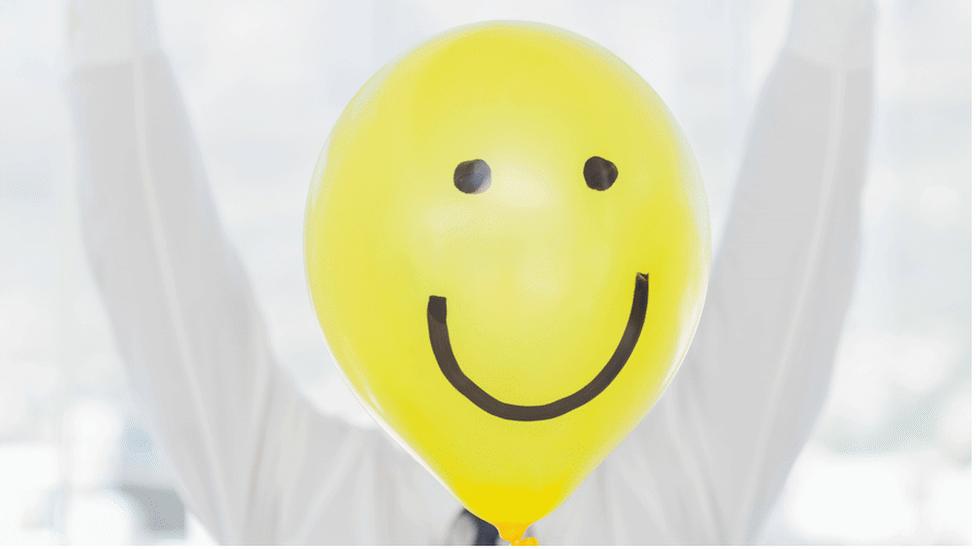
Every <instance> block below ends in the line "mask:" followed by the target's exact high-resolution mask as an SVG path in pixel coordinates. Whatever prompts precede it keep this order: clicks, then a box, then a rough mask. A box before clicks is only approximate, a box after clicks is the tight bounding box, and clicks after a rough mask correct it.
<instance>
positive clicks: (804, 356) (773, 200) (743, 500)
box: [672, 0, 874, 543]
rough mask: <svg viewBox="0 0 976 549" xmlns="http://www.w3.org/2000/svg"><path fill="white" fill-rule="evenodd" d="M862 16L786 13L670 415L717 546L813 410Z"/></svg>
mask: <svg viewBox="0 0 976 549" xmlns="http://www.w3.org/2000/svg"><path fill="white" fill-rule="evenodd" d="M873 37H874V11H873V6H872V5H871V3H870V2H866V1H853V2H851V1H843V2H837V1H828V2H813V1H807V0H801V1H799V2H797V3H796V4H795V8H794V12H793V18H792V23H791V28H790V31H789V35H788V38H787V43H786V46H785V48H784V50H783V52H782V54H781V55H780V57H779V59H778V60H777V61H776V64H775V66H774V67H773V70H772V72H771V73H770V75H769V77H768V79H767V81H766V83H765V86H764V89H763V90H762V93H761V95H760V97H759V101H758V103H757V106H756V109H755V112H754V114H753V120H752V129H751V134H750V138H749V141H748V145H747V147H746V151H745V156H744V159H743V162H742V166H741V171H740V174H739V180H738V184H737V187H736V191H735V196H734V199H733V202H732V206H731V211H730V212H729V216H728V224H727V226H726V229H725V235H724V240H723V242H722V245H721V248H720V249H719V251H718V254H717V257H716V261H715V270H714V272H713V275H712V278H711V283H710V287H709V295H708V300H707V304H706V308H705V312H704V315H703V317H702V321H701V325H700V327H699V329H698V334H697V336H696V340H695V342H694V344H693V346H692V349H691V351H690V353H689V355H688V358H687V360H686V364H685V370H684V371H683V372H682V373H681V374H679V375H680V376H681V377H682V379H680V382H676V384H675V387H674V389H675V392H676V394H675V395H673V396H674V399H673V400H674V401H675V402H673V403H672V404H673V405H675V406H676V407H677V408H678V409H679V410H680V411H679V412H678V417H679V418H680V419H679V421H680V422H681V423H682V424H683V425H684V426H685V428H687V429H688V431H687V433H686V435H687V436H695V435H697V436H699V437H700V440H701V446H700V447H698V448H697V454H698V455H697V457H696V459H701V464H702V467H701V471H702V472H703V473H704V475H705V479H704V480H705V487H704V488H705V490H706V491H707V492H708V493H709V494H710V495H711V497H712V498H713V502H714V509H713V512H714V513H715V519H716V529H717V530H718V533H719V536H720V538H721V539H722V540H723V541H726V542H732V543H748V542H750V541H751V539H752V537H753V536H754V535H755V533H756V532H757V530H758V529H759V528H760V527H761V526H762V522H763V520H764V518H765V516H766V514H767V512H768V510H769V508H770V506H771V505H772V503H773V502H774V501H775V498H776V497H777V495H778V494H779V491H780V489H781V488H782V485H783V483H784V481H785V479H786V476H787V474H788V473H789V470H790V468H791V467H792V465H793V462H794V460H795V459H796V456H797V455H798V454H799V452H800V449H801V448H802V447H803V445H804V443H805V442H806V440H807V438H808V436H809V434H810V431H811V428H812V426H813V424H814V421H815V420H816V418H817V416H818V414H819V411H820V409H821V407H822V405H823V401H824V398H825V396H826V393H827V388H828V385H829V381H830V376H831V371H832V369H833V362H834V354H835V352H836V349H837V346H838V342H839V340H840V336H841V333H842V327H843V322H844V316H845V313H846V311H847V309H848V306H849V304H850V301H851V295H852V288H853V285H854V280H855V275H856V271H857V261H858V247H859V240H860V203H861V191H862V189H863V186H864V181H865V165H866V159H867V146H868V136H869V131H870V125H871V118H872V115H873V108H872V87H873V86H872V78H873V70H872V61H873Z"/></svg>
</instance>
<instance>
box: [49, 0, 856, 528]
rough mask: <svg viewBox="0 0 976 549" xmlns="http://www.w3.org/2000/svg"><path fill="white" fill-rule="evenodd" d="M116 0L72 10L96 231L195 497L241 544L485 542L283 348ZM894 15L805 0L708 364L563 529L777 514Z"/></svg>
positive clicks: (172, 95) (139, 375) (175, 107)
mask: <svg viewBox="0 0 976 549" xmlns="http://www.w3.org/2000/svg"><path fill="white" fill-rule="evenodd" d="M108 4H109V5H106V4H103V3H100V2H85V3H80V2H79V3H77V4H73V5H71V7H70V10H71V15H70V20H69V24H68V44H69V53H68V55H69V57H70V66H71V69H70V76H69V79H68V83H67V88H68V92H69V96H70V100H71V107H72V114H73V120H74V128H75V133H76V141H77V148H78V152H79V159H78V161H79V162H78V166H79V176H80V177H79V179H80V190H79V196H80V198H79V200H80V209H81V214H82V215H81V218H82V228H83V236H84V241H85V246H86V249H87V254H88V257H89V260H90V264H91V268H92V269H93V270H94V273H95V278H96V282H97V285H98V287H99V289H100V292H101V296H102V299H103V302H104V304H105V307H106V309H107V311H108V316H109V319H110V320H111V323H112V326H113V329H114V333H115V339H116V343H117V346H118V349H119V352H120V353H121V356H122V358H123V361H124V363H125V365H126V368H127V371H128V372H129V374H130V377H131V380H132V386H133V390H134V391H135V392H136V394H137V395H138V399H137V400H138V402H139V403H140V404H141V406H142V407H143V409H144V410H145V412H146V414H147V416H148V423H149V427H150V430H151V432H152V434H153V436H154V439H155V442H156V444H157V445H158V447H159V448H160V449H161V450H162V451H163V453H164V454H165V456H166V457H167V459H168V461H169V462H170V463H171V464H172V467H173V469H174V470H175V473H176V477H177V481H178V490H179V492H180V494H181V496H182V497H183V498H184V500H185V502H186V504H187V506H188V507H189V509H190V510H191V511H192V512H193V514H194V515H195V516H196V517H198V518H199V520H200V521H201V522H202V523H203V524H204V525H205V526H206V527H207V528H208V530H209V531H210V533H211V534H212V535H213V537H214V538H215V539H216V540H217V541H219V542H222V543H294V544H304V543H316V544H323V543H330V544H331V543H373V544H381V543H396V544H426V543H443V542H453V543H461V542H464V539H466V538H465V536H464V535H463V532H464V531H465V530H464V529H465V528H467V529H468V530H467V531H468V532H473V528H472V527H471V526H470V524H467V523H465V522H464V521H459V520H458V517H459V512H460V510H461V507H460V504H459V503H458V502H457V501H456V500H454V498H453V497H452V496H451V495H450V494H449V493H448V492H447V491H446V490H445V489H444V488H443V487H442V486H441V485H440V484H439V483H438V482H437V481H436V480H435V479H434V478H433V477H432V476H431V475H430V474H429V473H428V472H427V471H426V470H425V469H424V468H423V467H422V466H421V465H419V464H418V463H417V462H415V461H414V460H413V459H412V458H411V457H409V456H408V455H407V453H406V452H405V451H403V450H402V449H401V448H400V447H398V446H397V445H396V443H394V442H393V441H392V440H391V439H390V438H388V437H387V436H386V435H385V434H384V433H383V432H382V431H379V430H375V429H373V430H369V429H362V428H358V427H355V426H352V425H350V424H348V423H346V422H344V421H342V420H341V419H338V418H335V417H329V416H327V415H323V414H321V413H319V412H318V411H316V410H315V409H314V408H313V406H312V405H311V404H310V403H309V402H307V401H306V400H305V399H304V398H303V397H302V396H301V395H300V393H299V391H298V390H297V388H296V386H295V384H294V383H293V382H292V380H291V379H290V378H289V376H288V375H287V374H286V373H285V371H284V370H283V369H281V368H280V367H279V366H278V364H276V361H275V355H274V352H273V350H272V349H271V348H270V345H269V338H268V334H267V331H266V328H265V326H264V322H263V319H262V317H261V314H260V313H259V311H258V308H257V307H256V305H255V300H254V296H253V295H252V289H251V286H250V284H249V282H248V278H247V275H246V273H245V272H244V270H243V268H242V266H241V261H240V259H239V258H238V255H237V253H236V252H235V250H234V247H233V246H232V245H231V243H230V242H229V240H228V238H227V236H226V234H225V232H224V229H223V228H222V226H221V223H220V220H219V218H218V215H217V212H216V209H215V207H214V203H213V199H212V196H211V192H210V188H209V186H208V183H207V177H206V174H205V171H204V167H203V165H202V162H201V155H200V153H199V151H198V150H197V145H196V144H195V141H194V135H193V131H192V129H191V126H190V123H189V120H188V118H187V114H186V111H185V108H184V105H183V102H182V99H181V96H180V92H179V90H178V88H177V86H176V83H175V80H174V78H173V75H172V72H171V68H170V65H169V63H168V61H167V59H166V57H165V55H164V53H163V52H162V51H161V50H160V49H159V47H158V43H157V41H156V39H155V31H154V23H153V16H152V9H151V6H150V5H148V4H147V3H146V2H145V1H139V2H109V3H108ZM873 21H874V13H873V9H872V6H871V4H870V3H869V2H864V1H858V2H838V1H830V2H813V1H800V2H799V3H798V6H797V7H796V8H795V10H794V17H793V21H792V23H791V30H790V32H789V35H788V36H789V38H788V39H787V41H786V44H785V46H784V49H783V51H782V52H781V53H780V55H779V57H778V59H777V61H776V63H775V65H774V67H773V68H772V71H771V73H770V75H769V77H768V79H767V81H766V83H765V86H764V89H763V91H762V93H761V95H760V97H759V99H758V102H757V104H756V107H755V111H754V114H753V118H752V124H751V130H750V133H749V136H748V144H747V147H746V150H745V155H744V158H743V160H742V164H741V170H740V173H739V177H738V183H737V187H736V191H735V196H734V199H733V202H732V206H731V210H730V213H729V216H728V223H727V225H726V227H725V230H724V239H723V241H722V242H721V243H720V245H719V246H718V249H717V253H716V255H715V260H714V270H713V273H712V277H711V284H710V288H709V294H708V298H707V301H706V306H705V310H704V313H703V317H702V320H701V324H700V327H699V329H698V332H697V336H696V338H695V340H694V343H693V345H692V348H691V350H690V352H689V353H688V355H687V357H686V359H685V361H684V365H683V367H682V368H681V370H680V371H679V373H678V374H677V376H676V378H675V380H674V382H673V383H672V385H671V387H670V388H669V389H668V390H667V392H666V393H665V395H664V396H663V398H662V399H661V401H660V402H659V403H658V404H657V405H656V406H655V407H654V409H653V410H652V411H651V412H650V413H649V414H648V415H647V417H646V418H645V419H644V420H643V422H642V423H641V424H640V426H639V427H638V428H637V429H636V430H635V431H634V432H633V433H632V434H631V435H630V436H629V438H627V439H626V440H625V441H624V442H623V443H622V444H621V445H620V447H618V448H617V449H616V450H615V451H614V452H613V453H612V454H611V455H610V456H609V457H608V458H607V459H606V461H605V462H604V463H603V464H602V465H601V466H600V467H599V468H598V469H597V470H595V471H594V472H593V473H592V474H591V475H590V476H589V477H588V479H587V480H586V481H584V483H583V484H582V485H581V486H580V487H579V488H578V489H577V490H576V491H575V492H574V493H573V495H572V496H571V497H570V498H569V499H568V500H567V501H566V502H565V503H564V504H562V505H561V506H560V507H559V508H557V509H556V510H555V511H554V512H553V513H552V514H551V515H549V516H547V517H545V518H544V519H543V520H541V521H540V522H539V523H537V524H536V525H534V526H533V533H534V535H535V536H537V538H538V539H539V541H540V542H541V543H543V544H561V543H572V544H590V543H610V544H616V543H620V544H652V543H653V544H713V543H748V542H750V541H751V540H753V538H754V536H755V535H756V533H757V531H758V530H759V529H760V527H761V526H762V523H763V520H764V517H765V516H766V514H767V512H768V510H769V509H770V506H771V505H772V504H773V503H774V501H775V499H776V497H777V495H778V493H779V491H780V489H781V488H782V486H783V484H784V481H785V479H786V477H787V475H788V473H789V471H790V467H791V465H792V463H793V461H794V460H795V458H796V456H797V454H798V453H799V451H800V450H801V448H802V447H803V444H804V442H805V441H806V439H807V437H808V436H809V433H810V430H811V427H812V425H813V423H814V420H815V419H816V417H817V414H818V412H819V410H820V408H821V406H822V404H823V401H824V397H825V394H826V392H827V388H828V384H829V380H830V374H831V369H832V362H833V355H834V352H835V349H836V347H837V342H838V339H839V336H840V333H841V329H842V325H843V319H844V314H845V311H846V309H847V307H848V304H849V302H850V298H851V292H852V284H853V281H854V275H855V272H856V263H857V258H858V242H859V209H860V207H859V201H860V197H861V189H862V186H863V183H864V180H865V174H864V170H865V163H866V147H867V142H868V131H869V127H870V118H871V114H872V74H873V70H872V59H873V43H872V36H873V35H872V32H873V31H872V29H873ZM452 532H453V533H452ZM467 535H468V536H470V535H472V534H470V533H469V534H467Z"/></svg>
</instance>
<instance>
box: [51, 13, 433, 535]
mask: <svg viewBox="0 0 976 549" xmlns="http://www.w3.org/2000/svg"><path fill="white" fill-rule="evenodd" d="M69 10H70V13H69V20H68V24H67V30H68V34H69V36H68V46H69V52H68V56H69V58H70V65H71V74H70V77H69V79H68V83H67V88H68V92H69V97H70V102H71V112H72V114H73V119H74V129H75V136H76V140H75V141H76V143H77V149H78V150H77V152H78V160H79V180H80V181H79V197H80V209H81V221H82V230H83V237H84V242H85V246H86V249H87V254H88V258H89V262H90V264H91V267H92V269H93V271H94V273H95V280H96V283H97V286H98V288H99V290H100V292H101V296H102V300H103V302H104V304H105V307H106V310H107V312H108V316H109V319H110V321H111V323H112V327H113V330H114V333H115V339H116V343H117V346H118V349H119V351H120V353H121V355H122V359H123V362H124V364H125V366H126V369H127V371H128V373H129V374H130V376H129V377H130V379H131V381H132V382H133V384H134V388H135V391H136V395H137V397H138V398H137V400H138V402H139V404H140V405H141V407H142V409H143V411H144V412H145V413H146V415H147V420H148V423H149V427H150V430H151V432H152V434H153V437H154V439H155V441H156V442H157V444H158V446H159V447H160V449H161V450H162V453H163V454H164V455H165V456H166V457H167V458H168V460H169V461H170V462H171V464H172V466H173V468H174V470H175V472H176V477H177V482H178V484H179V490H180V493H181V495H182V496H183V498H184V499H185V501H186V503H187V505H188V506H189V508H190V509H191V510H192V511H193V513H194V514H195V515H196V516H198V517H199V518H200V520H201V521H202V522H203V524H204V525H205V526H206V527H207V528H208V529H209V530H210V532H211V534H212V535H213V536H214V537H215V538H216V539H217V540H218V541H220V542H236V543H254V542H264V543H274V542H280V541H292V542H308V541H319V542H330V541H331V542H334V541H350V542H355V541H373V542H379V541H391V540H390V538H387V537H383V536H384V535H385V534H388V533H389V532H390V531H391V529H390V528H377V529H375V530H363V529H362V528H357V526H356V520H357V519H358V517H357V516H356V515H357V514H360V515H361V514H362V513H363V509H364V507H368V506H370V505H374V504H376V503H377V501H380V500H383V499H384V498H388V497H389V494H390V493H391V492H392V488H391V487H393V486H395V485H396V483H395V482H392V481H389V480H388V481H387V483H386V485H383V484H380V483H377V482H376V480H375V478H377V477H378V478H383V475H381V474H378V473H379V472H380V471H385V470H389V471H396V470H412V469H411V467H415V466H413V465H412V462H410V461H409V460H406V458H402V454H403V453H402V452H400V451H399V450H397V449H395V448H394V447H392V445H390V444H387V443H386V442H385V441H383V440H381V439H380V438H379V437H380V435H379V434H378V433H377V432H375V431H361V430H358V429H354V428H352V427H350V426H349V425H347V424H346V423H344V422H341V421H338V420H333V419H330V418H327V417H324V416H322V415H320V414H318V413H316V412H315V411H314V410H313V409H312V407H311V406H310V404H309V403H308V402H306V401H305V400H304V399H303V398H302V397H301V396H300V394H299V392H298V391H297V389H296V388H295V387H294V386H293V385H292V383H291V381H290V379H289V378H288V376H287V375H286V374H285V373H283V372H282V371H281V370H280V369H279V368H278V367H277V366H276V364H275V361H274V359H273V357H272V353H271V350H270V348H269V343H268V336H267V334H266V331H265V327H264V326H263V324H262V318H261V314H260V312H259V310H258V307H257V305H256V303H255V301H254V297H253V295H252V291H251V288H250V286H249V283H248V280H247V277H246V275H245V272H244V270H243V269H242V266H241V262H240V260H239V258H238V256H237V254H236V253H235V251H234V250H233V248H232V246H231V244H230V242H229V241H228V239H227V237H226V235H225V233H224V230H223V228H222V227H221V224H220V221H219V219H218V215H217V211H216V209H215V207H214V203H213V199H212V197H211V193H210V189H209V186H208V184H207V179H206V174H205V173H204V169H203V166H202V163H201V159H200V154H199V151H198V150H197V146H196V144H195V142H194V136H193V132H192V131H191V129H190V125H189V123H188V119H187V115H186V112H185V108H184V106H183V103H182V101H181V98H180V94H179V90H178V89H177V87H176V84H175V81H174V78H173V75H172V73H171V70H170V67H169V64H168V62H167V60H166V57H165V56H164V55H163V54H162V53H161V52H160V50H159V49H158V46H157V43H156V40H155V29H154V24H153V16H152V11H151V5H149V4H148V3H147V2H129V1H117V2H94V1H88V2H78V3H77V4H72V5H70V7H69ZM398 467H399V469H397V468H398ZM355 483H360V484H362V483H370V484H371V485H372V486H373V489H371V490H366V489H364V488H363V487H362V486H360V485H356V484H355ZM396 518H397V517H393V519H396ZM391 520H392V519H391ZM406 540H407V541H410V538H406ZM414 541H416V540H414Z"/></svg>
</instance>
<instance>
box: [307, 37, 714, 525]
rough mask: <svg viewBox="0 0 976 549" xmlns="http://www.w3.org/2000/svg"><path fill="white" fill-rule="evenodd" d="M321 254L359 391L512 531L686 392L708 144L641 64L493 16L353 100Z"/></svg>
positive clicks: (327, 152) (324, 219)
mask: <svg viewBox="0 0 976 549" xmlns="http://www.w3.org/2000/svg"><path fill="white" fill-rule="evenodd" d="M305 254H306V267H307V275H308V280H309V286H310V289H311V295H312V300H313V303H314V306H315V310H316V313H317V315H318V318H319V321H320V323H321V325H322V329H323V331H324V333H325V336H326V339H327V340H328V343H329V346H330V349H331V351H332V353H333V355H334V357H335V359H336V361H337V362H338V364H339V366H340V367H341V369H342V371H343V373H344V374H345V376H346V378H347V379H348V381H349V383H350V385H351V387H352V389H353V390H354V391H355V392H356V394H357V395H358V396H359V397H360V399H361V400H362V401H363V403H364V404H365V405H366V407H367V409H368V410H369V411H370V412H371V413H372V415H373V416H374V417H375V418H376V419H377V420H378V421H379V422H380V423H381V424H382V425H383V426H384V427H386V428H387V430H388V431H390V432H391V434H393V435H394V436H395V437H396V438H397V439H398V440H399V441H400V442H401V443H402V444H403V445H404V447H405V448H407V449H408V451H410V452H411V453H412V454H413V455H414V456H415V457H417V458H418V459H419V460H420V461H421V462H422V463H424V464H425V465H426V466H427V467H428V469H429V470H430V471H431V472H433V473H434V474H435V475H436V476H437V477H438V478H439V479H440V480H441V481H442V482H443V484H444V485H446V486H447V487H448V488H449V489H450V491H451V492H453V494H454V495H455V496H456V497H457V498H458V499H460V500H461V502H462V503H463V504H464V505H465V506H466V507H467V508H468V509H470V510H471V511H472V512H473V513H475V514H477V515H478V516H480V517H481V518H483V519H485V520H487V521H489V522H492V523H493V524H495V525H496V526H499V528H500V529H501V530H502V531H503V535H505V532H518V531H521V530H524V528H525V527H526V526H528V525H529V524H531V523H533V522H535V521H536V520H538V519H539V518H541V517H543V516H544V515H546V514H547V513H549V512H550V511H551V510H553V509H554V508H555V507H556V506H557V505H558V504H559V503H560V502H561V501H562V500H563V499H565V498H566V497H567V496H568V495H569V493H571V491H572V490H573V489H574V488H575V487H576V486H577V485H578V484H579V483H580V482H581V481H582V480H583V479H584V478H585V477H586V475H587V474H588V473H589V472H590V471H592V470H593V469H594V468H595V467H596V466H597V465H598V464H599V463H600V461H601V460H602V459H603V458H604V457H605V456H606V455H607V454H608V453H609V452H610V451H611V450H612V449H613V448H614V446H616V444H618V443H619V442H620V441H621V440H622V439H623V438H624V437H625V436H626V435H627V433H629V432H630V431H631V430H632V429H633V428H634V427H635V426H636V425H637V423H638V422H639V421H640V419H641V418H642V417H643V415H644V414H645V413H646V412H647V411H648V410H649V409H650V408H651V406H652V405H653V404H654V402H655V401H656V400H657V399H658V397H659V396H660V394H661V392H662V391H663V390H664V388H665V386H666V385H667V383H668V382H669V380H670V379H671V377H672V376H673V374H674V372H675V371H676V369H677V368H678V366H679V364H680V362H681V360H682V358H683V356H684V353H685V351H686V350H687V348H688V346H689V344H690V342H691V338H692V336H693V333H694V330H695V327H696V324H697V321H698V317H699V314H700V311H701V307H702V303H703V300H704V295H705V288H706V284H707V273H708V268H709V228H708V223H707V212H706V207H705V201H704V196H703V192H702V189H701V184H700V182H699V179H698V175H697V169H696V167H695V163H694V160H693V158H692V157H691V155H690V152H689V149H688V147H687V146H686V145H685V143H684V140H683V139H682V137H681V135H680V132H679V130H678V127H677V124H676V123H675V121H674V119H673V117H672V116H671V114H670V113H669V112H668V110H667V108H666V107H665V105H664V103H663V102H662V101H661V99H660V98H659V97H658V96H657V95H656V94H655V92H654V91H653V90H652V89H651V87H650V86H649V85H648V84H647V83H646V82H644V80H642V79H641V77H640V76H638V75H637V73H635V72H634V71H633V70H632V69H630V68H629V67H628V66H627V65H626V64H625V63H624V62H622V61H621V60H619V59H618V58H616V57H614V56H613V55H612V54H610V53H609V52H607V51H606V50H604V49H603V48H601V47H600V46H597V45H596V44H593V43H592V42H589V41H588V40H586V39H583V38H581V37H579V36H576V35H574V34H571V33H569V32H566V31H563V30H559V29H555V28H553V27H548V26H543V25H539V24H532V23H486V24H479V25H474V26H469V27H463V28H460V29H456V30H454V31H451V32H449V33H447V34H445V35H442V36H440V37H437V38H435V39H433V40H431V41H430V42H427V43H425V44H423V45H421V46H420V47H418V48H417V49H415V50H414V51H412V52H411V53H409V54H407V55H406V56H405V57H403V58H401V59H400V60H398V61H396V62H394V63H392V64H390V65H388V66H386V67H385V68H383V69H382V70H381V71H380V72H379V73H377V74H376V75H375V76H373V78H372V79H370V80H369V81H368V82H367V83H366V84H365V85H364V86H363V88H362V89H361V90H360V91H359V92H358V93H357V94H356V96H355V97H354V98H353V99H352V100H351V101H350V103H349V105H348V106H347V107H346V109H345V111H344V112H343V113H342V115H341V116H340V118H339V120H338V122H337V123H336V124H335V127H334V129H333V131H332V134H331V136H330V139H329V142H328V144H327V145H326V147H325V149H324V151H323V153H322V157H321V159H320V162H319V165H318V168H317V169H316V174H315V176H314V179H313V181H312V186H311V191H310V193H309V197H308V204H307V212H306V227H305ZM517 535H518V534H513V536H515V537H517Z"/></svg>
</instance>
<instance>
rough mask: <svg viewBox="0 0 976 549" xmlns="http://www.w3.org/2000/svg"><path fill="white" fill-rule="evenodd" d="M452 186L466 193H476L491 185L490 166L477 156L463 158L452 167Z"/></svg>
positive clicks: (485, 189)
mask: <svg viewBox="0 0 976 549" xmlns="http://www.w3.org/2000/svg"><path fill="white" fill-rule="evenodd" d="M454 186H455V187H457V188H458V190H459V191H461V192H462V193H466V194H478V193H483V192H485V191H487V190H488V187H490V186H491V168H490V167H489V166H488V163H487V162H485V161H484V160H482V159H480V158H478V159H475V160H465V161H464V162H461V163H460V164H458V165H457V167H456V168H454Z"/></svg>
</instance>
